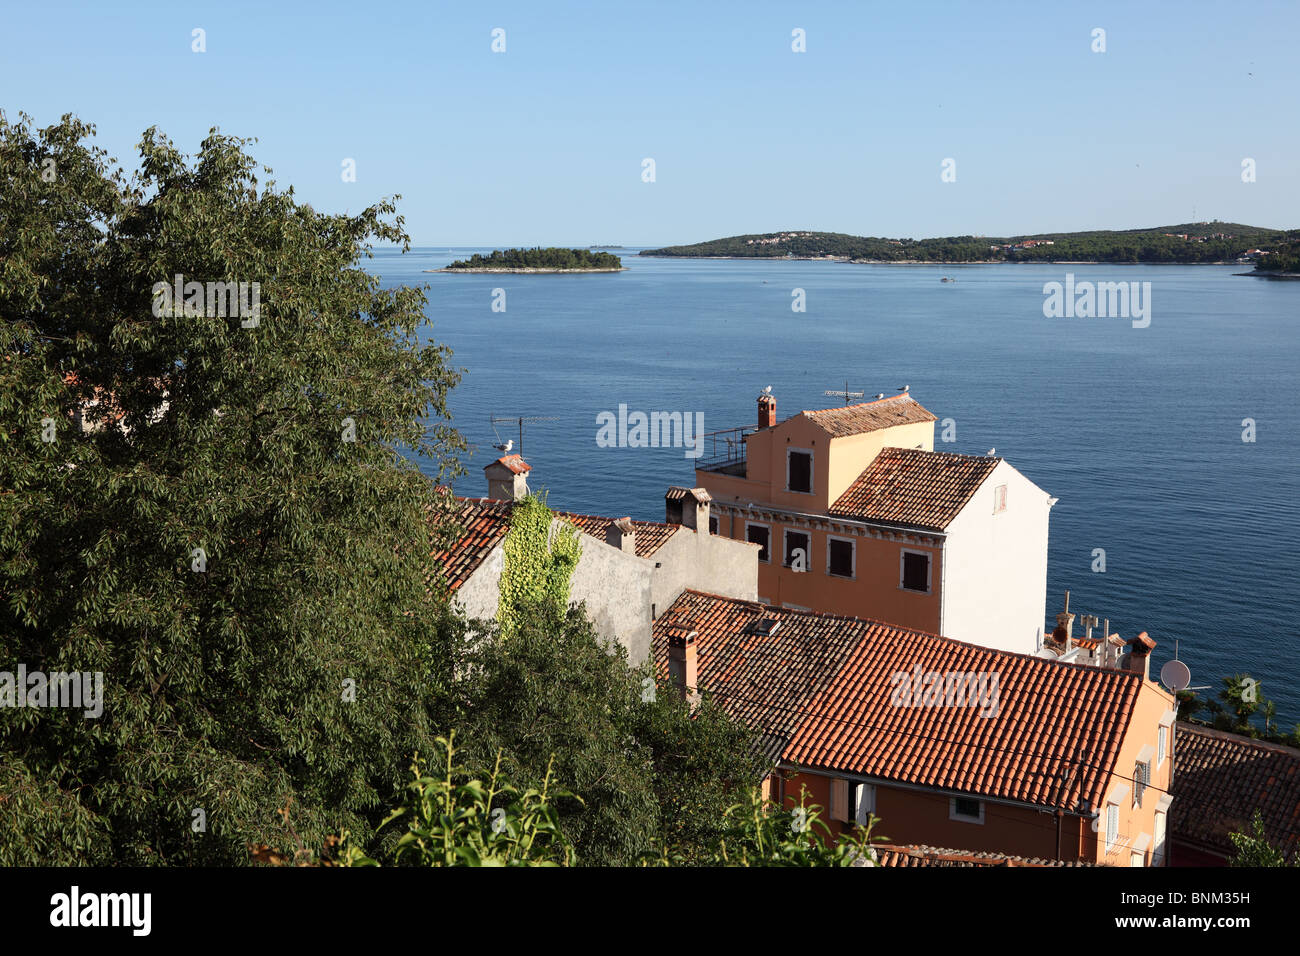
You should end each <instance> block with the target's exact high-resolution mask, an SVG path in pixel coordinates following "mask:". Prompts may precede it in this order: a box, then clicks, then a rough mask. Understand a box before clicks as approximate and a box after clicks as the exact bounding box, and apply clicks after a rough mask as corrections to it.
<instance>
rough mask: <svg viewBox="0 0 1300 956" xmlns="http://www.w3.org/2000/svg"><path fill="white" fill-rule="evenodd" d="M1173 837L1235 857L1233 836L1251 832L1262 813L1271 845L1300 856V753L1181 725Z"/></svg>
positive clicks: (1171, 813)
mask: <svg viewBox="0 0 1300 956" xmlns="http://www.w3.org/2000/svg"><path fill="white" fill-rule="evenodd" d="M1172 792H1173V795H1174V802H1173V804H1172V805H1171V806H1170V808H1169V835H1170V837H1171V838H1173V839H1178V840H1186V841H1190V842H1193V843H1196V844H1198V845H1200V846H1203V847H1205V848H1208V849H1211V850H1213V851H1214V852H1218V853H1224V854H1227V855H1231V854H1232V853H1233V852H1234V847H1233V845H1232V841H1230V840H1229V839H1228V834H1229V833H1232V832H1246V833H1249V832H1250V829H1251V827H1250V823H1251V817H1252V816H1253V815H1254V812H1255V810H1256V808H1258V809H1259V811H1260V813H1261V815H1262V816H1263V820H1264V832H1265V833H1267V834H1268V838H1269V842H1270V843H1271V844H1273V846H1275V847H1278V848H1279V849H1281V850H1282V852H1283V853H1285V854H1286V855H1287V856H1288V857H1289V856H1290V855H1291V854H1293V853H1296V852H1300V750H1297V749H1295V748H1294V747H1284V746H1282V745H1281V744H1272V743H1267V742H1266V741H1262V740H1251V739H1250V738H1248V737H1241V736H1238V735H1237V734H1230V733H1225V732H1223V731H1220V730H1211V729H1209V728H1208V727H1198V726H1196V725H1195V724H1189V723H1185V722H1182V721H1179V722H1178V723H1177V724H1176V725H1175V727H1174V783H1173V789H1172Z"/></svg>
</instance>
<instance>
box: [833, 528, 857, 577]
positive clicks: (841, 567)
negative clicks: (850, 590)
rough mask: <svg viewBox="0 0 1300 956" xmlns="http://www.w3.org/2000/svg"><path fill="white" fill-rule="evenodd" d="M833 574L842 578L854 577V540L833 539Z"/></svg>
mask: <svg viewBox="0 0 1300 956" xmlns="http://www.w3.org/2000/svg"><path fill="white" fill-rule="evenodd" d="M827 570H829V571H830V573H831V574H834V575H837V576H839V577H842V578H851V577H853V542H852V541H837V540H835V539H834V538H832V539H831V547H830V567H829V568H828V569H827Z"/></svg>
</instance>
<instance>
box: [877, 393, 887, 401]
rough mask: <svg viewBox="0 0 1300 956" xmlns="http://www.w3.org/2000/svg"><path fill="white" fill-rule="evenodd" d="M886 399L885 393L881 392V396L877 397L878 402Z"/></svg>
mask: <svg viewBox="0 0 1300 956" xmlns="http://www.w3.org/2000/svg"><path fill="white" fill-rule="evenodd" d="M884 397H885V393H884V392H881V393H880V394H879V395H877V396H876V401H880V400H881V399H882V398H884Z"/></svg>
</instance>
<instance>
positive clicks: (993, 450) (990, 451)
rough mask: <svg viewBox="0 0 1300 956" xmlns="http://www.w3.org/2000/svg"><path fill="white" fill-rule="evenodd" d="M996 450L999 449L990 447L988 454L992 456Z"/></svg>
mask: <svg viewBox="0 0 1300 956" xmlns="http://www.w3.org/2000/svg"><path fill="white" fill-rule="evenodd" d="M995 451H997V449H996V448H990V449H989V450H988V454H989V457H990V458H991V457H993V453H994V452H995Z"/></svg>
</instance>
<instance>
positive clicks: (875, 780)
mask: <svg viewBox="0 0 1300 956" xmlns="http://www.w3.org/2000/svg"><path fill="white" fill-rule="evenodd" d="M777 768H778V769H781V770H788V771H790V772H792V773H808V774H812V775H813V776H815V777H840V778H842V779H845V780H857V781H860V782H862V783H870V784H879V785H881V786H885V787H894V788H896V789H899V790H914V791H916V792H918V793H930V794H939V795H940V796H944V797H961V798H962V799H966V800H968V799H975V800H984V801H987V802H988V803H999V804H1002V805H1003V806H1008V807H1021V808H1023V809H1025V810H1034V811H1037V812H1039V813H1061V814H1067V815H1069V816H1072V817H1079V818H1080V819H1083V820H1093V819H1096V818H1097V817H1098V816H1099V814H1098V813H1097V812H1096V811H1093V810H1089V811H1087V812H1084V811H1082V810H1069V809H1066V808H1065V807H1056V806H1052V805H1051V804H1047V803H1026V802H1025V801H1023V800H1011V799H1008V798H1006V797H990V796H988V795H986V794H982V793H970V792H966V791H962V790H945V789H943V788H941V787H927V786H924V785H922V784H918V783H903V782H902V781H899V780H890V779H889V778H887V777H870V776H866V775H865V774H860V773H848V772H846V771H841V770H824V769H814V768H812V767H801V766H799V765H797V764H792V763H790V762H789V761H786V760H779V761H777Z"/></svg>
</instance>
